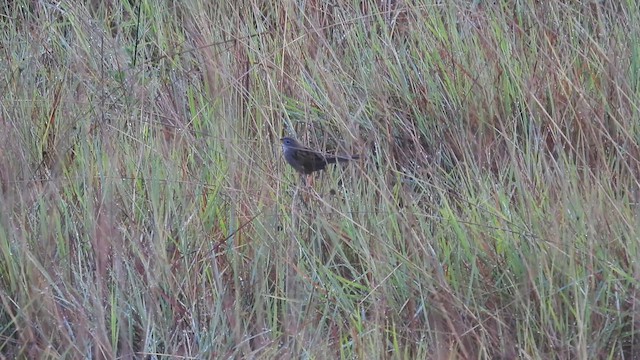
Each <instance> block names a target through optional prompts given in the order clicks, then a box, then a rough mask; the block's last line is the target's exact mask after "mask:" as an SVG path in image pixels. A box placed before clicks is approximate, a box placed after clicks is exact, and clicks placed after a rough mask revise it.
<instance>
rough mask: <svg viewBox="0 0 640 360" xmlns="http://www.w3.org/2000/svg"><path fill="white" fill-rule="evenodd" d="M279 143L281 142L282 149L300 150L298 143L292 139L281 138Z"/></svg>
mask: <svg viewBox="0 0 640 360" xmlns="http://www.w3.org/2000/svg"><path fill="white" fill-rule="evenodd" d="M280 141H281V142H282V146H283V147H290V148H300V147H301V146H300V143H299V142H298V141H297V140H296V139H294V138H290V137H283V138H282V139H280Z"/></svg>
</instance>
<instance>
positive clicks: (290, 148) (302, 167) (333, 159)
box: [280, 137, 360, 175]
mask: <svg viewBox="0 0 640 360" xmlns="http://www.w3.org/2000/svg"><path fill="white" fill-rule="evenodd" d="M280 141H281V142H282V152H283V154H284V159H285V160H286V161H287V163H289V165H291V167H292V168H294V169H295V170H296V171H297V172H299V173H300V174H303V175H309V174H311V173H313V172H315V171H320V170H324V169H325V168H326V167H327V165H328V164H335V163H343V162H347V161H351V160H357V159H359V158H360V156H359V155H351V156H338V155H325V154H322V153H320V152H318V151H315V150H312V149H309V148H308V147H306V146H304V145H302V144H300V143H299V142H298V140H296V139H294V138H290V137H283V138H282V139H280Z"/></svg>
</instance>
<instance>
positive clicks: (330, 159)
mask: <svg viewBox="0 0 640 360" xmlns="http://www.w3.org/2000/svg"><path fill="white" fill-rule="evenodd" d="M358 159H360V155H351V156H331V157H327V163H329V164H334V163H336V162H341V163H343V162H347V161H351V160H358Z"/></svg>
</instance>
